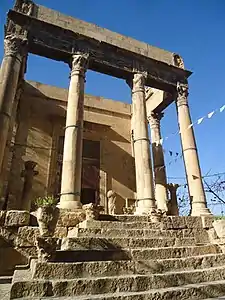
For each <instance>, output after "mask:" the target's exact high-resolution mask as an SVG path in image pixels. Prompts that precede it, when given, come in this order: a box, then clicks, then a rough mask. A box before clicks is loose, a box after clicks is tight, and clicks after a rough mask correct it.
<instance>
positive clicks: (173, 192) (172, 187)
mask: <svg viewBox="0 0 225 300" xmlns="http://www.w3.org/2000/svg"><path fill="white" fill-rule="evenodd" d="M178 187H179V184H174V183H169V184H167V188H168V190H169V192H170V201H169V204H168V215H170V216H179V209H178V203H177V189H178Z"/></svg>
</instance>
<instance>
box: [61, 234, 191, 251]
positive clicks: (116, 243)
mask: <svg viewBox="0 0 225 300" xmlns="http://www.w3.org/2000/svg"><path fill="white" fill-rule="evenodd" d="M195 244H196V241H195V239H194V238H128V237H124V238H92V237H82V238H63V239H62V243H61V250H87V249H91V250H104V249H121V248H146V247H147V248H149V247H151V248H156V247H172V246H188V245H189V246H191V245H192V246H194V245H195Z"/></svg>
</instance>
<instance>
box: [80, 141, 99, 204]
mask: <svg viewBox="0 0 225 300" xmlns="http://www.w3.org/2000/svg"><path fill="white" fill-rule="evenodd" d="M99 175H100V142H99V141H90V140H85V139H84V140H83V158H82V183H81V203H82V204H87V203H91V202H92V203H98V202H99V182H100V176H99Z"/></svg>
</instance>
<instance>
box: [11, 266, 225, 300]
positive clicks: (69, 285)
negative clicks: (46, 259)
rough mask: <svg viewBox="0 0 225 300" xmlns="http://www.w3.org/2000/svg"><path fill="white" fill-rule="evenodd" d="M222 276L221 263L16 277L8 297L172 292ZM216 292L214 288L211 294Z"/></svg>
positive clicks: (224, 268)
mask: <svg viewBox="0 0 225 300" xmlns="http://www.w3.org/2000/svg"><path fill="white" fill-rule="evenodd" d="M224 276H225V266H221V267H216V268H209V269H202V270H195V271H179V272H173V271H172V272H167V273H164V274H153V275H148V276H146V275H127V276H116V277H101V278H98V277H96V278H85V279H81V278H79V279H71V280H54V281H50V280H35V281H32V280H31V281H20V282H14V283H13V284H12V289H11V299H15V298H22V297H29V296H30V297H37V296H41V297H44V296H55V297H66V296H81V295H95V294H99V295H100V294H107V293H111V294H113V293H119V292H120V293H128V292H144V291H149V290H151V289H163V288H168V287H173V290H172V291H173V293H174V292H175V289H174V287H178V286H180V288H182V287H181V286H182V285H186V284H195V285H196V284H202V283H204V282H209V281H217V280H223V279H224ZM224 283H225V281H224V280H223V284H224ZM224 289H225V286H224ZM224 289H223V294H224ZM155 292H158V293H159V294H160V291H155ZM165 292H166V291H164V293H165ZM193 292H194V291H193ZM151 293H152V291H150V294H151ZM195 294H196V293H195ZM172 295H174V294H172ZM175 295H176V294H175ZM178 295H179V293H178ZM209 295H210V294H209ZM217 295H218V292H217V294H216V295H215V296H217ZM219 295H220V294H219ZM221 295H222V294H221ZM155 296H156V295H155ZM213 296H214V295H213ZM170 297H171V294H170ZM173 297H174V296H173ZM173 297H172V298H168V295H166V296H165V298H162V299H177V298H173ZM91 299H93V298H91ZM103 299H104V298H103ZM112 299H113V298H112ZM124 299H126V298H124ZM131 299H132V298H131ZM140 299H141V298H140ZM143 299H144V298H143ZM147 299H149V298H147ZM150 299H151V298H150ZM152 299H156V298H152ZM157 299H161V298H157ZM180 299H193V298H187V297H186V298H185V297H184V298H180ZM196 299H201V298H196Z"/></svg>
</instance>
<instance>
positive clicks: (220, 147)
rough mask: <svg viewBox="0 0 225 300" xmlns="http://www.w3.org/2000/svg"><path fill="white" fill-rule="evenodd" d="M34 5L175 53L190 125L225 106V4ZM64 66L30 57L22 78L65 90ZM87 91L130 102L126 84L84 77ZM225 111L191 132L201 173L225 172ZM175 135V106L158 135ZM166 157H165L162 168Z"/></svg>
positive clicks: (164, 0) (86, 1)
mask: <svg viewBox="0 0 225 300" xmlns="http://www.w3.org/2000/svg"><path fill="white" fill-rule="evenodd" d="M13 2H14V1H13V0H0V3H1V4H0V21H1V24H3V23H4V22H5V16H6V13H7V11H8V10H9V9H10V8H11V7H12V6H13ZM36 3H38V4H41V5H45V6H48V7H50V8H53V9H56V10H59V11H61V12H62V13H64V14H67V15H71V16H74V17H76V18H79V19H82V20H85V21H88V22H92V23H95V24H97V25H99V26H102V27H105V28H108V29H110V30H112V31H115V32H119V33H121V34H124V35H127V36H130V37H133V38H135V39H138V40H141V41H144V42H146V43H149V44H151V45H153V46H157V47H160V48H164V49H166V50H169V51H172V52H177V53H179V54H180V55H181V56H182V57H183V58H184V62H185V67H186V68H187V69H189V70H191V71H193V75H192V76H191V77H190V80H189V83H190V96H189V104H190V108H191V114H192V119H193V121H195V120H197V119H198V118H200V117H202V116H204V115H206V114H207V113H209V112H211V111H212V110H214V109H216V108H219V107H221V106H222V105H223V104H225V96H224V92H223V87H224V85H225V75H224V70H225V37H224V32H225V17H224V15H225V1H224V0H216V1H215V0H198V1H196V0H189V1H187V0H186V1H184V0H120V1H118V0H114V1H103V0H95V1H93V0H65V1H61V0H37V1H36ZM0 45H2V46H0V58H2V55H3V26H1V29H0ZM68 76H69V68H68V66H67V65H65V64H63V63H59V62H55V61H51V60H46V59H44V58H40V57H36V56H33V55H30V57H29V64H28V72H27V75H26V78H27V79H29V80H37V81H40V82H43V83H46V84H52V85H56V86H60V87H67V86H68ZM86 92H87V93H90V94H94V95H100V96H104V97H107V98H112V99H117V100H121V101H124V102H128V103H130V102H131V99H130V91H129V88H128V86H127V85H126V83H125V82H124V81H122V80H119V79H115V78H112V77H109V76H106V75H101V74H97V73H94V72H90V71H89V72H88V74H87V84H86ZM224 117H225V111H224V112H223V113H220V114H219V113H217V114H215V116H213V117H212V119H210V120H205V121H203V123H202V124H201V125H199V126H196V127H195V134H196V139H197V145H198V149H199V156H200V163H201V167H202V171H203V174H205V173H207V172H208V171H209V170H211V171H210V174H213V173H217V172H224V171H225V160H224V152H225V145H224V136H225V133H224V130H223V129H224V125H225V118H224ZM176 130H177V117H176V111H175V105H174V104H173V105H171V106H170V107H169V108H168V109H167V110H166V113H165V116H164V118H163V120H162V133H163V136H164V137H165V136H167V135H168V134H170V133H171V132H174V131H176ZM164 148H165V150H167V151H169V150H170V151H173V152H179V153H180V152H181V148H180V139H179V136H178V135H177V136H174V137H173V138H170V139H168V140H167V141H166V142H165V143H164ZM170 160H171V158H170V156H169V155H168V154H166V163H167V165H168V163H169V162H170ZM167 173H168V176H175V177H176V176H178V177H183V176H184V169H183V163H182V161H181V160H178V161H177V162H176V163H175V162H173V163H172V164H171V165H170V166H168V167H167Z"/></svg>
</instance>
